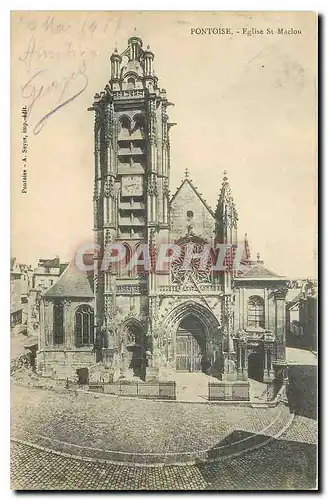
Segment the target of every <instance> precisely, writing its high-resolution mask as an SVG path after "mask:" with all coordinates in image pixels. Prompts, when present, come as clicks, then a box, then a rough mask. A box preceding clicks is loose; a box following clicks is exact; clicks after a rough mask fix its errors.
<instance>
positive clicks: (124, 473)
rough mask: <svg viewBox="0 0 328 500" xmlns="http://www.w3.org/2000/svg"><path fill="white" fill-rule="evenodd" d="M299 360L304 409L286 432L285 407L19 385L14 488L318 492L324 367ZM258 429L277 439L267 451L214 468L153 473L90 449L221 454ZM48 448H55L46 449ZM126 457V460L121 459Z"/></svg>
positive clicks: (160, 468) (295, 369)
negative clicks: (74, 449) (319, 376)
mask: <svg viewBox="0 0 328 500" xmlns="http://www.w3.org/2000/svg"><path fill="white" fill-rule="evenodd" d="M292 354H293V358H294V359H293V362H292V363H291V365H290V390H291V394H290V397H289V399H290V401H293V400H295V394H294V395H293V391H294V392H295V391H296V396H297V399H298V404H297V405H296V407H295V408H294V411H295V417H294V420H293V422H292V423H291V424H290V421H289V422H287V425H285V431H283V432H282V433H281V432H280V431H281V429H282V428H283V427H284V425H282V420H281V419H282V418H283V417H284V418H285V417H286V414H287V415H289V409H288V408H287V407H284V405H279V406H277V407H276V408H250V407H241V406H237V407H233V406H226V407H224V406H222V405H211V404H188V403H180V402H172V403H170V402H160V401H149V400H148V401H147V400H137V399H125V398H116V397H104V396H102V397H101V396H97V395H94V394H85V393H83V392H66V391H61V392H60V391H53V390H46V389H36V388H31V387H30V388H24V387H20V386H18V385H15V384H13V385H12V438H13V442H12V451H11V485H12V489H17V490H175V489H180V490H219V491H220V490H270V489H275V490H304V489H305V490H309V489H315V488H316V460H317V446H316V443H317V421H316V416H317V415H316V405H317V403H316V390H315V387H316V371H315V370H316V367H315V364H316V362H314V363H312V361H311V363H310V362H308V361H306V360H304V359H303V358H304V354H303V353H301V354H300V355H301V359H300V360H299V361H298V360H297V356H298V353H297V352H293V353H292ZM27 396H28V397H27ZM283 409H284V410H283ZM274 422H276V424H272V423H274ZM95 423H96V425H95ZM277 423H278V424H279V425H277ZM285 423H286V422H285ZM270 426H271V427H272V429H273V430H272V432H270ZM258 433H260V435H261V436H262V437H263V435H264V436H266V437H267V438H268V439H269V438H270V437H271V438H272V439H271V440H267V441H266V443H265V444H264V446H262V447H260V448H256V446H253V447H250V449H249V450H248V451H247V449H246V448H245V449H244V450H241V451H240V452H238V454H236V455H235V456H234V455H233V454H232V453H231V454H230V455H231V456H230V457H229V456H220V458H219V460H216V461H212V462H207V463H204V462H200V461H198V462H197V461H194V463H195V464H194V465H190V464H188V463H186V464H184V465H183V464H182V463H181V464H179V465H174V462H172V464H171V463H168V464H167V465H158V463H157V464H156V460H155V459H154V460H153V462H152V461H149V462H148V464H149V465H153V466H149V467H145V466H140V464H139V465H134V464H133V463H120V464H119V463H110V462H109V461H108V460H106V458H107V457H102V458H101V459H100V460H97V459H95V458H92V457H91V456H89V455H87V454H85V453H84V451H85V449H86V448H87V447H88V446H92V447H96V446H99V447H102V449H103V450H104V448H106V447H107V448H111V449H112V450H118V451H119V453H123V455H124V453H125V452H126V456H127V457H128V458H127V459H128V460H129V457H130V455H131V454H134V453H136V454H138V452H139V453H140V455H142V453H145V454H147V452H150V454H151V453H153V454H155V455H156V454H159V453H161V452H163V453H164V454H165V453H168V454H170V453H171V454H175V453H178V452H179V451H181V450H182V452H184V453H186V452H188V451H191V450H196V451H197V450H198V449H200V448H203V447H207V448H208V449H209V450H210V451H211V450H216V446H217V444H218V443H220V444H222V443H223V444H224V445H225V446H227V447H228V448H229V447H230V446H232V445H233V439H234V438H236V436H237V439H240V440H241V441H240V442H242V441H245V440H247V439H248V438H249V436H258V435H259V434H258ZM19 440H22V441H25V442H21V441H19ZM56 440H62V441H65V442H66V444H67V443H75V446H76V445H77V444H79V445H81V453H71V451H70V450H66V449H64V450H62V449H60V450H58V449H57V448H56V447H55V446H54V444H55V443H56ZM28 443H30V444H28ZM40 445H41V446H43V447H45V448H48V449H41V448H40ZM38 446H39V447H38ZM82 450H83V451H82ZM245 450H246V452H245ZM68 453H71V455H72V456H69V455H68ZM77 455H79V456H77ZM207 458H211V455H210V454H208V455H207ZM213 458H216V456H215V455H213ZM119 461H120V462H124V460H122V456H121V455H120V456H119ZM155 465H156V466H155Z"/></svg>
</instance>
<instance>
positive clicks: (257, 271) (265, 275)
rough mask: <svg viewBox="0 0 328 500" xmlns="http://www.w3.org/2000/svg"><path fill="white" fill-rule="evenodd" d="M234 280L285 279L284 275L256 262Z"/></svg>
mask: <svg viewBox="0 0 328 500" xmlns="http://www.w3.org/2000/svg"><path fill="white" fill-rule="evenodd" d="M235 279H236V280H238V279H239V280H246V279H247V280H248V279H251V280H284V279H286V278H285V277H284V276H279V275H278V274H275V273H274V272H273V271H270V269H267V268H266V267H264V266H263V264H256V265H255V266H252V267H251V268H250V269H248V270H247V271H246V272H245V273H244V274H242V275H241V276H238V278H235Z"/></svg>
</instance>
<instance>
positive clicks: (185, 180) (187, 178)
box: [170, 177, 215, 217]
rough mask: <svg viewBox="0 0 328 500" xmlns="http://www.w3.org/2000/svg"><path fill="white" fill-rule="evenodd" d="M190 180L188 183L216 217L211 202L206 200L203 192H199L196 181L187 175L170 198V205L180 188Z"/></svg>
mask: <svg viewBox="0 0 328 500" xmlns="http://www.w3.org/2000/svg"><path fill="white" fill-rule="evenodd" d="M186 182H188V184H189V185H190V186H191V188H192V189H193V190H194V192H195V194H196V195H197V196H198V198H199V199H200V201H201V202H202V203H203V205H204V206H205V207H206V208H207V210H208V211H209V212H210V214H211V215H212V216H213V217H215V213H214V211H213V209H212V208H211V207H210V206H209V204H208V203H207V201H206V200H204V198H203V197H202V196H201V194H200V193H199V191H198V189H197V187H196V186H195V185H194V183H193V182H192V180H191V179H190V178H189V177H185V178H184V179H183V180H182V182H181V184H180V186H178V188H177V190H176V192H175V193H174V195H173V196H172V198H171V200H170V205H171V204H172V202H173V200H174V199H175V198H176V196H177V194H178V192H179V191H180V189H181V188H182V186H183V185H184V184H185V183H186Z"/></svg>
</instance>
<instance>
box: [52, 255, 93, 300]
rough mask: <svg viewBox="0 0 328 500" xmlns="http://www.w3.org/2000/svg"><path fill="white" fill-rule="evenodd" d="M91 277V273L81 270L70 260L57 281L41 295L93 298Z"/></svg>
mask: <svg viewBox="0 0 328 500" xmlns="http://www.w3.org/2000/svg"><path fill="white" fill-rule="evenodd" d="M92 278H93V276H92V275H91V276H90V275H88V274H87V273H86V272H85V271H81V270H80V269H78V268H77V267H76V265H75V263H74V262H71V263H70V264H69V265H68V266H67V267H66V269H65V271H64V272H63V273H62V274H61V276H60V277H59V279H58V281H56V283H54V284H53V285H52V286H51V287H50V288H49V289H48V290H47V291H46V292H45V294H44V295H43V296H44V297H81V298H93V296H94V295H93V291H92Z"/></svg>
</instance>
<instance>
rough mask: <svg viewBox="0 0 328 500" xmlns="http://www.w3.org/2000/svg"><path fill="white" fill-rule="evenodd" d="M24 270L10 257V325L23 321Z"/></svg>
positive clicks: (19, 323)
mask: <svg viewBox="0 0 328 500" xmlns="http://www.w3.org/2000/svg"><path fill="white" fill-rule="evenodd" d="M21 278H22V271H21V268H20V266H19V264H18V262H17V260H16V259H15V258H14V257H13V258H11V259H10V326H11V327H14V326H16V325H21V324H22V322H23V307H22V300H21V298H22V279H21Z"/></svg>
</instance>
